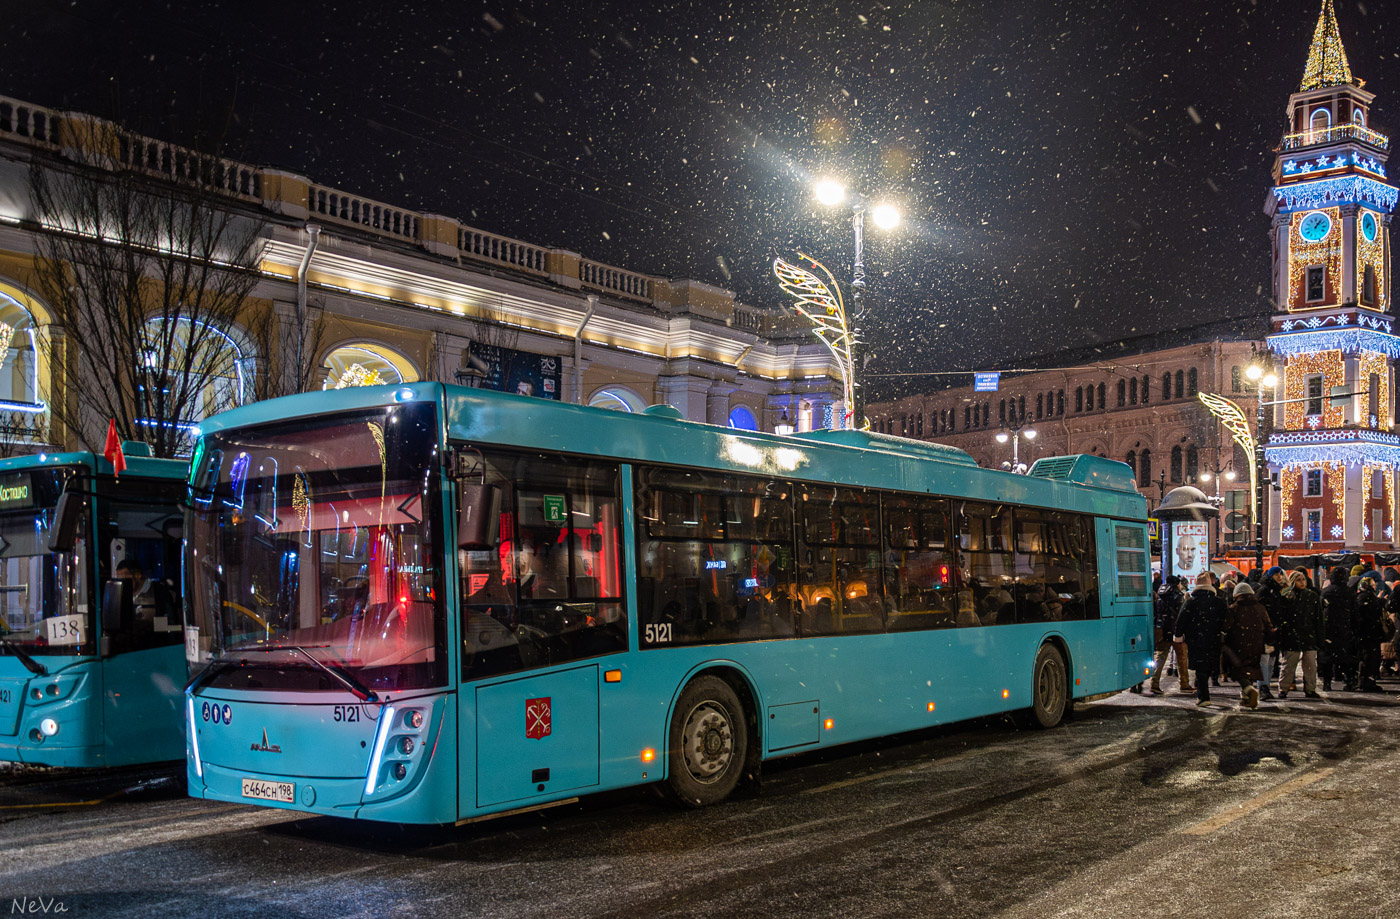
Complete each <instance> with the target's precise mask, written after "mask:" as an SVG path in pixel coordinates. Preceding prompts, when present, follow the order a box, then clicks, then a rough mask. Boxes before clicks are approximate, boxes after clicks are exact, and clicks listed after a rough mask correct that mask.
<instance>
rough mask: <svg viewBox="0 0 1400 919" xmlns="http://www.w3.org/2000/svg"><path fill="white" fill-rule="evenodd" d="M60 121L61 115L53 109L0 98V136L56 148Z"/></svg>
mask: <svg viewBox="0 0 1400 919" xmlns="http://www.w3.org/2000/svg"><path fill="white" fill-rule="evenodd" d="M62 120H63V115H62V114H61V113H59V112H56V111H54V110H53V109H47V108H44V107H42V106H38V105H30V104H29V103H28V102H20V101H19V100H18V99H11V98H9V97H7V96H0V134H9V135H12V136H14V137H24V138H28V139H29V140H32V141H36V142H38V143H41V144H44V145H46V146H51V147H52V146H57V145H58V126H59V123H60V122H61V121H62Z"/></svg>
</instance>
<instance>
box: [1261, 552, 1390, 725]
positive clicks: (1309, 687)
mask: <svg viewBox="0 0 1400 919" xmlns="http://www.w3.org/2000/svg"><path fill="white" fill-rule="evenodd" d="M1280 609H1281V611H1282V614H1283V615H1282V617H1281V618H1282V619H1283V621H1282V622H1281V623H1278V642H1277V644H1278V649H1279V652H1280V653H1283V654H1286V655H1287V657H1286V658H1285V659H1284V662H1283V670H1282V671H1281V672H1280V673H1279V676H1278V697H1279V698H1280V699H1283V698H1286V697H1287V696H1288V694H1289V693H1290V692H1292V691H1293V687H1294V678H1295V677H1296V676H1297V674H1298V661H1299V660H1300V659H1301V660H1302V662H1303V695H1304V696H1306V697H1307V698H1309V699H1321V698H1322V697H1321V696H1320V695H1318V694H1317V649H1318V648H1319V647H1320V646H1321V645H1322V638H1323V636H1324V635H1325V634H1326V633H1327V623H1326V620H1325V619H1324V618H1323V614H1322V598H1321V597H1319V596H1318V595H1317V591H1315V590H1313V589H1312V588H1311V587H1309V586H1308V573H1307V572H1306V571H1304V570H1303V569H1302V568H1298V569H1295V570H1294V571H1293V573H1292V574H1290V575H1289V576H1288V588H1287V589H1286V590H1285V591H1284V592H1283V604H1282V606H1281V607H1280ZM1376 651H1377V652H1379V651H1380V643H1379V642H1378V643H1377V644H1376Z"/></svg>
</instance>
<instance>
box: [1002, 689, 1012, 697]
mask: <svg viewBox="0 0 1400 919" xmlns="http://www.w3.org/2000/svg"><path fill="white" fill-rule="evenodd" d="M1001 697H1002V698H1003V699H1009V698H1011V690H1009V689H1003V690H1002V691H1001Z"/></svg>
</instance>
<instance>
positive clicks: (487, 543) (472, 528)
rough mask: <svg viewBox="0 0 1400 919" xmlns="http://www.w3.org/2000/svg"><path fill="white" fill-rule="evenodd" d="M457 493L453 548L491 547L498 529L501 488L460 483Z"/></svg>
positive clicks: (496, 537) (494, 543) (493, 544)
mask: <svg viewBox="0 0 1400 919" xmlns="http://www.w3.org/2000/svg"><path fill="white" fill-rule="evenodd" d="M457 487H458V492H457V498H458V501H457V548H459V549H491V548H494V547H495V545H496V543H497V541H498V540H499V537H500V532H501V488H500V486H499V485H488V484H486V483H484V482H463V483H461V484H460V485H458V486H457Z"/></svg>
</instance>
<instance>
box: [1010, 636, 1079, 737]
mask: <svg viewBox="0 0 1400 919" xmlns="http://www.w3.org/2000/svg"><path fill="white" fill-rule="evenodd" d="M1072 672H1073V671H1072V670H1071V668H1070V657H1069V649H1068V648H1067V647H1065V644H1064V642H1063V640H1061V639H1060V638H1059V637H1058V636H1054V635H1051V636H1047V637H1046V638H1045V639H1044V640H1043V641H1041V643H1040V648H1039V649H1038V650H1037V651H1036V655H1035V665H1034V666H1033V667H1032V668H1031V704H1030V706H1029V707H1027V708H1024V709H1022V710H1021V711H1019V712H1017V713H1016V716H1017V717H1016V720H1017V721H1018V722H1019V723H1020V724H1021V725H1022V726H1023V727H1029V728H1041V729H1045V728H1053V727H1055V726H1056V725H1057V724H1059V723H1060V722H1061V721H1063V720H1064V719H1065V717H1067V716H1068V715H1069V714H1070V712H1072V711H1073V709H1074V699H1073V695H1072V693H1071V690H1070V673H1072Z"/></svg>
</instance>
